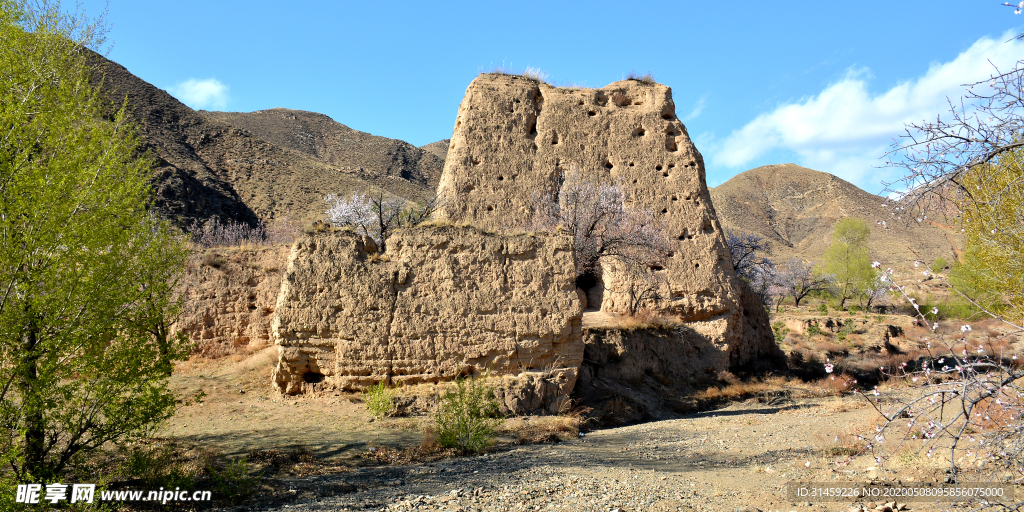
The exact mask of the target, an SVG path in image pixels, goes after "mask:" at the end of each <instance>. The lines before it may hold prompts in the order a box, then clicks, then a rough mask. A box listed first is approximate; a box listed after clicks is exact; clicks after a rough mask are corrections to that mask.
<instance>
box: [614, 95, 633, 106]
mask: <svg viewBox="0 0 1024 512" xmlns="http://www.w3.org/2000/svg"><path fill="white" fill-rule="evenodd" d="M612 103H614V104H616V105H618V106H620V107H624V106H626V105H629V104H631V103H633V100H632V99H630V97H629V96H626V95H625V94H623V93H621V92H619V91H616V92H615V93H613V94H612Z"/></svg>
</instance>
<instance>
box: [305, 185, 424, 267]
mask: <svg viewBox="0 0 1024 512" xmlns="http://www.w3.org/2000/svg"><path fill="white" fill-rule="evenodd" d="M324 200H325V201H327V204H328V206H329V208H328V209H327V211H326V214H327V221H328V222H330V223H331V224H332V225H334V226H339V227H340V226H351V227H352V228H354V229H355V230H356V231H358V232H361V233H362V234H364V235H366V236H368V237H370V238H373V240H374V242H376V243H377V248H378V250H379V251H380V252H384V251H385V248H386V247H385V244H386V243H387V239H388V237H390V236H391V233H392V232H393V231H394V230H395V229H396V228H399V227H412V226H415V225H417V224H419V223H421V222H423V221H425V220H427V219H428V218H430V216H431V215H433V213H434V212H435V211H437V208H438V206H439V202H438V199H437V197H436V196H432V197H430V198H428V199H427V200H425V201H422V202H419V203H412V204H410V203H409V202H408V201H406V200H405V199H402V198H401V197H397V196H392V195H388V194H385V193H384V191H383V190H381V191H378V192H377V193H376V194H364V193H362V192H361V191H359V190H356V191H354V192H352V195H351V196H350V197H348V198H347V199H346V198H341V197H338V196H336V195H334V194H328V195H327V197H326V198H325V199H324Z"/></svg>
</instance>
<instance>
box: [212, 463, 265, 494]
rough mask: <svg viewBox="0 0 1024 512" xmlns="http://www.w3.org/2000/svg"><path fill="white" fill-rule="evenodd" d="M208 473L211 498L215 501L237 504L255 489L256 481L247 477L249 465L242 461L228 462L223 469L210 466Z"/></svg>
mask: <svg viewBox="0 0 1024 512" xmlns="http://www.w3.org/2000/svg"><path fill="white" fill-rule="evenodd" d="M207 471H208V472H209V473H210V481H211V483H212V489H210V490H211V491H213V492H212V494H213V497H214V498H215V499H217V500H226V501H230V502H238V501H240V500H242V499H244V498H246V497H247V496H249V495H250V494H252V492H253V491H254V490H255V489H256V483H257V482H256V479H255V478H253V477H251V476H249V463H247V462H246V461H244V460H242V459H238V460H234V461H232V462H229V463H228V464H227V465H226V466H224V467H223V468H218V467H216V466H214V465H211V466H210V467H209V468H207Z"/></svg>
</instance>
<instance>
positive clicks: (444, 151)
mask: <svg viewBox="0 0 1024 512" xmlns="http://www.w3.org/2000/svg"><path fill="white" fill-rule="evenodd" d="M451 143H452V140H451V139H441V140H439V141H437V142H431V143H430V144H426V145H423V146H420V149H422V150H423V151H429V152H431V153H433V154H435V155H437V157H438V158H440V159H441V164H442V165H444V159H445V158H448V146H450V145H451Z"/></svg>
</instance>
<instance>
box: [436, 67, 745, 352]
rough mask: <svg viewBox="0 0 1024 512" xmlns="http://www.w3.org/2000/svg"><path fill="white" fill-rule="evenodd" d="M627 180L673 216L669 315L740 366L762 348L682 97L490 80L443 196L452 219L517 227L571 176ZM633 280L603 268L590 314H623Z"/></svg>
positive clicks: (635, 193)
mask: <svg viewBox="0 0 1024 512" xmlns="http://www.w3.org/2000/svg"><path fill="white" fill-rule="evenodd" d="M573 167H575V168H577V169H579V170H581V171H583V172H587V173H594V174H596V175H598V176H599V177H601V178H602V179H604V178H607V179H609V180H621V181H622V182H623V183H625V184H626V185H627V187H628V189H627V191H628V196H629V198H630V200H631V201H632V203H633V205H634V206H640V207H646V208H650V209H651V210H652V211H653V212H654V213H655V214H656V215H657V216H659V217H660V218H661V219H663V220H664V223H665V226H666V228H667V231H668V233H669V234H670V236H671V239H672V243H673V244H674V246H675V248H674V250H673V251H672V253H671V255H670V257H669V258H668V263H667V264H666V265H665V267H664V268H656V269H653V270H652V272H659V273H661V274H662V277H663V278H664V280H663V281H664V283H666V284H665V285H663V290H662V293H661V294H660V295H661V296H662V297H664V299H665V300H663V301H662V302H661V303H660V305H659V309H661V310H663V311H666V312H669V313H671V314H675V315H679V316H680V317H681V318H682V320H683V321H684V323H685V324H686V325H687V326H688V327H690V328H692V329H693V330H695V331H697V332H698V333H699V334H701V335H703V336H705V337H707V338H708V340H709V341H712V342H713V343H714V344H715V345H716V346H718V347H719V348H720V349H721V350H722V352H723V355H725V354H727V356H726V357H728V358H729V359H731V360H732V361H733V362H737V359H740V360H742V359H747V358H748V357H749V356H750V355H752V354H740V353H736V351H737V350H740V351H743V352H745V351H746V349H745V348H744V347H745V346H746V345H751V347H749V348H750V349H751V350H754V351H756V350H758V349H757V348H755V346H756V345H760V343H750V342H751V341H752V340H746V342H745V343H741V340H740V338H741V336H742V333H743V308H742V305H741V297H740V283H739V279H738V278H737V276H736V274H735V273H734V272H733V270H732V266H731V261H730V257H729V254H728V249H727V246H726V244H725V238H724V236H723V233H722V227H721V225H720V224H719V222H718V220H717V219H716V216H715V210H714V207H713V206H712V204H711V198H710V195H709V193H708V189H707V185H706V183H705V175H704V161H703V158H702V157H701V155H700V153H699V152H698V151H697V148H696V147H694V145H693V142H691V140H690V138H689V135H688V134H687V132H686V127H685V126H683V123H682V122H681V121H680V120H679V118H678V117H676V113H675V104H674V103H673V101H672V91H671V89H670V88H669V87H666V86H664V85H661V84H657V83H651V82H644V81H638V80H623V81H619V82H615V83H612V84H611V85H608V86H607V87H604V88H601V89H567V88H557V87H553V86H550V85H547V84H544V83H541V82H538V81H536V80H532V79H529V78H526V77H521V76H513V75H503V74H482V75H480V76H479V77H477V78H476V79H475V80H474V81H473V82H472V83H471V84H470V85H469V88H468V89H467V90H466V95H465V98H464V99H463V101H462V105H461V106H460V107H459V113H458V117H457V119H456V121H455V130H454V133H453V134H452V138H451V145H450V147H449V150H448V157H447V160H446V162H445V168H444V172H443V174H442V176H441V181H440V185H439V187H438V194H439V196H440V199H441V201H442V209H441V211H440V212H439V216H440V217H441V218H442V219H445V220H448V221H450V222H453V223H468V224H472V225H475V226H479V227H484V228H489V229H496V230H501V229H508V228H513V227H515V226H516V223H517V222H522V221H525V220H526V219H527V218H528V217H529V215H530V208H529V204H530V201H531V196H532V195H533V194H535V193H551V194H554V193H556V191H557V189H558V184H559V177H560V175H561V173H562V172H564V171H567V170H569V169H570V168H573ZM622 281H623V277H622V274H618V273H616V272H615V271H613V270H612V269H610V268H609V267H607V266H606V267H605V271H604V272H603V278H602V282H600V283H596V285H595V286H593V287H592V289H589V290H584V292H586V293H587V296H588V299H589V301H588V302H589V307H590V308H591V309H593V308H595V307H598V308H600V309H601V310H603V311H620V312H621V311H624V310H625V296H624V295H623V284H624V283H623V282H622Z"/></svg>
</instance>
